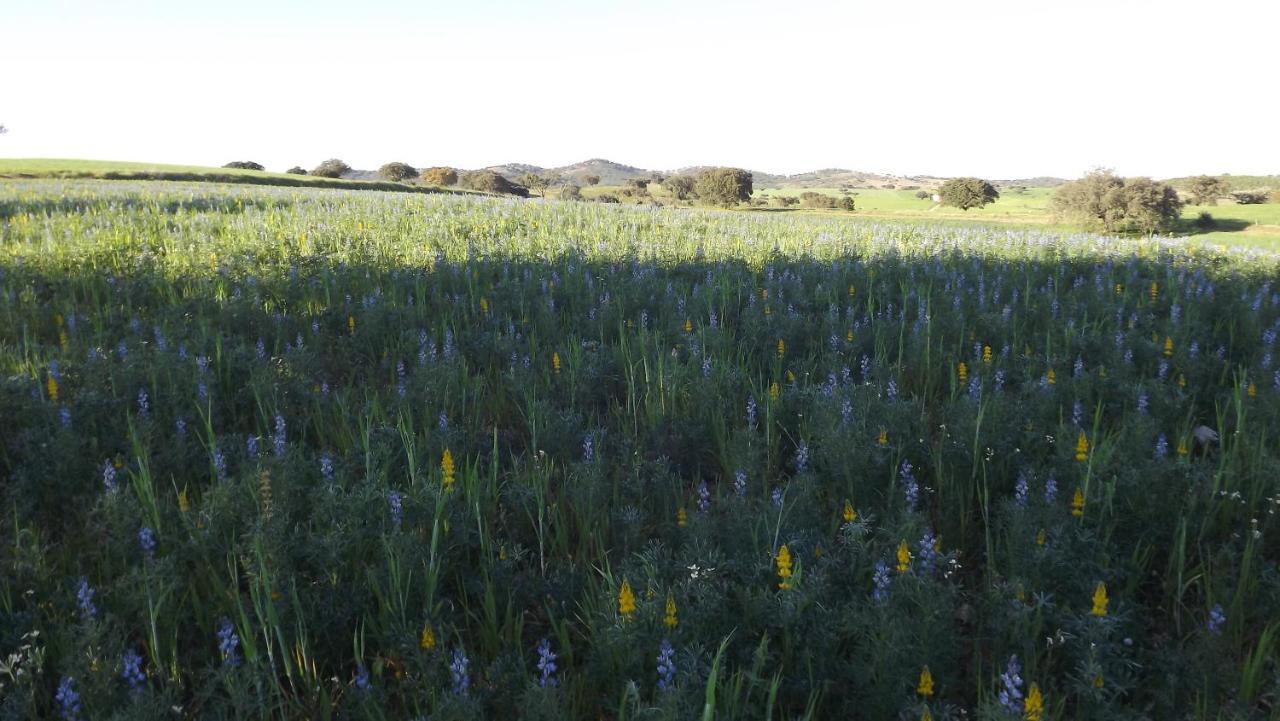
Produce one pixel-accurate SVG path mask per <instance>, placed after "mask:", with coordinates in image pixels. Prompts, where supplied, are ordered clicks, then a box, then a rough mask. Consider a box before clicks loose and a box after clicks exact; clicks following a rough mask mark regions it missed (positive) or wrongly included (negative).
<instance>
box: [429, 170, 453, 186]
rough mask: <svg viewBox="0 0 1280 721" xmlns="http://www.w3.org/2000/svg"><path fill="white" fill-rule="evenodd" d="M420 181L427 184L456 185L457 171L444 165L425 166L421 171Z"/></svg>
mask: <svg viewBox="0 0 1280 721" xmlns="http://www.w3.org/2000/svg"><path fill="white" fill-rule="evenodd" d="M422 182H424V183H426V184H427V185H443V186H449V185H457V184H458V171H456V170H454V169H453V168H445V167H435V168H427V169H426V170H424V171H422Z"/></svg>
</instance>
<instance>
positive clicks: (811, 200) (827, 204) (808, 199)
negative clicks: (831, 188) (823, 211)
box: [800, 190, 836, 208]
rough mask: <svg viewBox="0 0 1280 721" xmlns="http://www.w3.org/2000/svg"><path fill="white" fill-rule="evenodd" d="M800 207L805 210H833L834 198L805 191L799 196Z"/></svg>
mask: <svg viewBox="0 0 1280 721" xmlns="http://www.w3.org/2000/svg"><path fill="white" fill-rule="evenodd" d="M800 205H802V206H804V207H806V208H834V207H836V198H834V197H832V196H830V195H823V194H822V193H815V192H813V191H812V190H806V191H805V192H803V193H801V194H800Z"/></svg>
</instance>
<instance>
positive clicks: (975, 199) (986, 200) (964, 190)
mask: <svg viewBox="0 0 1280 721" xmlns="http://www.w3.org/2000/svg"><path fill="white" fill-rule="evenodd" d="M938 195H939V196H941V197H942V204H943V205H949V206H951V207H952V208H959V209H960V210H968V209H970V208H981V207H982V206H984V205H988V204H990V203H994V202H996V201H997V200H999V199H1000V192H999V191H997V190H996V188H995V186H994V185H992V184H991V183H989V182H987V181H985V180H983V179H982V178H952V179H951V180H948V181H947V182H945V183H943V184H942V187H941V188H938Z"/></svg>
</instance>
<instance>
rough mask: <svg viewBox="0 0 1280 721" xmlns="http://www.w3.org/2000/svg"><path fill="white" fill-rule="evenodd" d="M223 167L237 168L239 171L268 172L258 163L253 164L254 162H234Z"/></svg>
mask: <svg viewBox="0 0 1280 721" xmlns="http://www.w3.org/2000/svg"><path fill="white" fill-rule="evenodd" d="M222 167H224V168H236V169H237V170H266V168H264V167H262V166H261V165H259V164H258V163H255V162H253V161H252V160H233V161H231V162H230V163H227V164H226V165H224V166H222Z"/></svg>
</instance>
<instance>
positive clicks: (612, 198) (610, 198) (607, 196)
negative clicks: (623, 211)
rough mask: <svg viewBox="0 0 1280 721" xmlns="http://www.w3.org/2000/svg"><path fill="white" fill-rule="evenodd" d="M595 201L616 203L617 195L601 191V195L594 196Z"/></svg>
mask: <svg viewBox="0 0 1280 721" xmlns="http://www.w3.org/2000/svg"><path fill="white" fill-rule="evenodd" d="M596 202H597V203H617V202H618V198H617V196H614V195H610V194H608V193H603V194H601V195H597V196H596Z"/></svg>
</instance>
